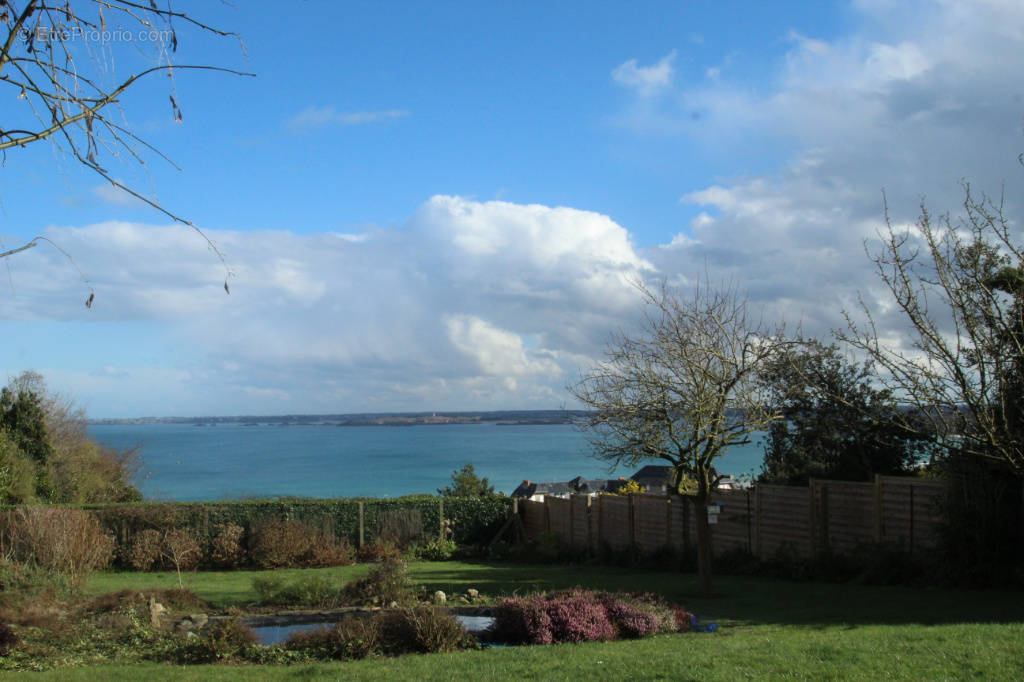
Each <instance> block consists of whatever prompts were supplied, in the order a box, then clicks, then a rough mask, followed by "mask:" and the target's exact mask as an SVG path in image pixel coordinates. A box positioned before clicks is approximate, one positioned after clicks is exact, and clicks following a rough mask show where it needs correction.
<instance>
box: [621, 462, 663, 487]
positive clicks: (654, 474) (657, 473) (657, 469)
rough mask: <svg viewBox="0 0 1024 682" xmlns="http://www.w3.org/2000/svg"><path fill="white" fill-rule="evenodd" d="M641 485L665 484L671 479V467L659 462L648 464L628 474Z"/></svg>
mask: <svg viewBox="0 0 1024 682" xmlns="http://www.w3.org/2000/svg"><path fill="white" fill-rule="evenodd" d="M630 478H632V479H633V480H634V481H636V482H637V483H640V484H641V485H651V484H655V485H665V484H668V483H669V482H671V480H672V467H670V466H662V465H659V464H648V465H647V466H645V467H644V468H642V469H640V470H639V471H637V472H636V473H635V474H633V475H632V476H630Z"/></svg>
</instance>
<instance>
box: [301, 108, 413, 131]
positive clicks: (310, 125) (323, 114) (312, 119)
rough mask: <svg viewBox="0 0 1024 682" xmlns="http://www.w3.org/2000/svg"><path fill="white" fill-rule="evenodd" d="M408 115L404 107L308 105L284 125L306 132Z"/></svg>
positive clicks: (380, 121) (388, 119) (378, 121)
mask: <svg viewBox="0 0 1024 682" xmlns="http://www.w3.org/2000/svg"><path fill="white" fill-rule="evenodd" d="M406 116H409V112H408V111H406V110H404V109H386V110H382V111H351V112H341V111H337V110H336V109H335V108H334V107H308V108H306V109H303V110H302V111H300V112H299V113H297V114H295V115H294V116H292V117H291V118H290V119H288V122H287V124H286V127H287V128H288V129H289V130H291V131H292V132H306V131H310V130H315V129H317V128H326V127H328V126H342V127H344V126H356V125H366V124H368V123H382V122H385V121H393V120H395V119H399V118H405V117H406Z"/></svg>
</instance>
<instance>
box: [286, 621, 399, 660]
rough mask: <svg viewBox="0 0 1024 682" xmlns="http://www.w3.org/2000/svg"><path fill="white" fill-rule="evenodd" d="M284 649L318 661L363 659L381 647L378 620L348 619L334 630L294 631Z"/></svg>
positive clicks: (339, 623) (333, 628)
mask: <svg viewBox="0 0 1024 682" xmlns="http://www.w3.org/2000/svg"><path fill="white" fill-rule="evenodd" d="M284 647H285V648H286V649H288V650H290V651H303V652H305V653H307V654H309V655H311V656H315V657H317V658H328V659H334V660H349V659H358V658H366V657H367V656H369V655H370V654H372V653H374V652H375V651H378V650H379V648H380V619H379V618H378V617H372V618H367V617H359V616H347V617H345V618H343V619H342V620H340V621H339V622H338V623H337V624H336V625H334V627H325V628H318V629H316V630H309V631H306V632H297V633H295V634H293V635H292V636H291V637H289V638H288V640H287V641H286V642H285V643H284Z"/></svg>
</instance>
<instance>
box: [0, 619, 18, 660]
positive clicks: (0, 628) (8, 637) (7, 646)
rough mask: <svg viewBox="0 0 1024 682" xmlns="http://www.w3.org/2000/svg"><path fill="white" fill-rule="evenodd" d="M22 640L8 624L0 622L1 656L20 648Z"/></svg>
mask: <svg viewBox="0 0 1024 682" xmlns="http://www.w3.org/2000/svg"><path fill="white" fill-rule="evenodd" d="M20 642H21V640H19V639H18V636H17V635H16V634H14V630H12V629H11V626H10V625H8V624H7V623H5V622H3V621H2V620H0V656H6V655H7V654H9V653H11V649H13V648H14V647H16V646H18V644H19V643H20Z"/></svg>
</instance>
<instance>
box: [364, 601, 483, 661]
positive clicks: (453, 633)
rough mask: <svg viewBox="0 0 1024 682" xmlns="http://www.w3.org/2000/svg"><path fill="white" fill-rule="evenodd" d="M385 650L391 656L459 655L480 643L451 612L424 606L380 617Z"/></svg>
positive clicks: (382, 641)
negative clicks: (409, 654) (414, 654)
mask: <svg viewBox="0 0 1024 682" xmlns="http://www.w3.org/2000/svg"><path fill="white" fill-rule="evenodd" d="M380 619H381V624H380V641H381V649H382V651H383V652H384V653H386V654H390V655H399V654H404V653H424V654H429V653H437V652H447V651H458V650H460V649H469V648H472V647H475V646H476V639H475V638H474V637H473V636H472V635H470V634H469V633H468V632H466V628H464V627H462V624H461V623H459V621H458V620H457V619H456V618H455V616H453V615H452V614H451V612H449V611H448V610H447V609H444V608H440V607H436V606H420V607H417V608H415V609H402V610H401V611H392V612H390V613H385V614H383V615H381V616H380Z"/></svg>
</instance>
